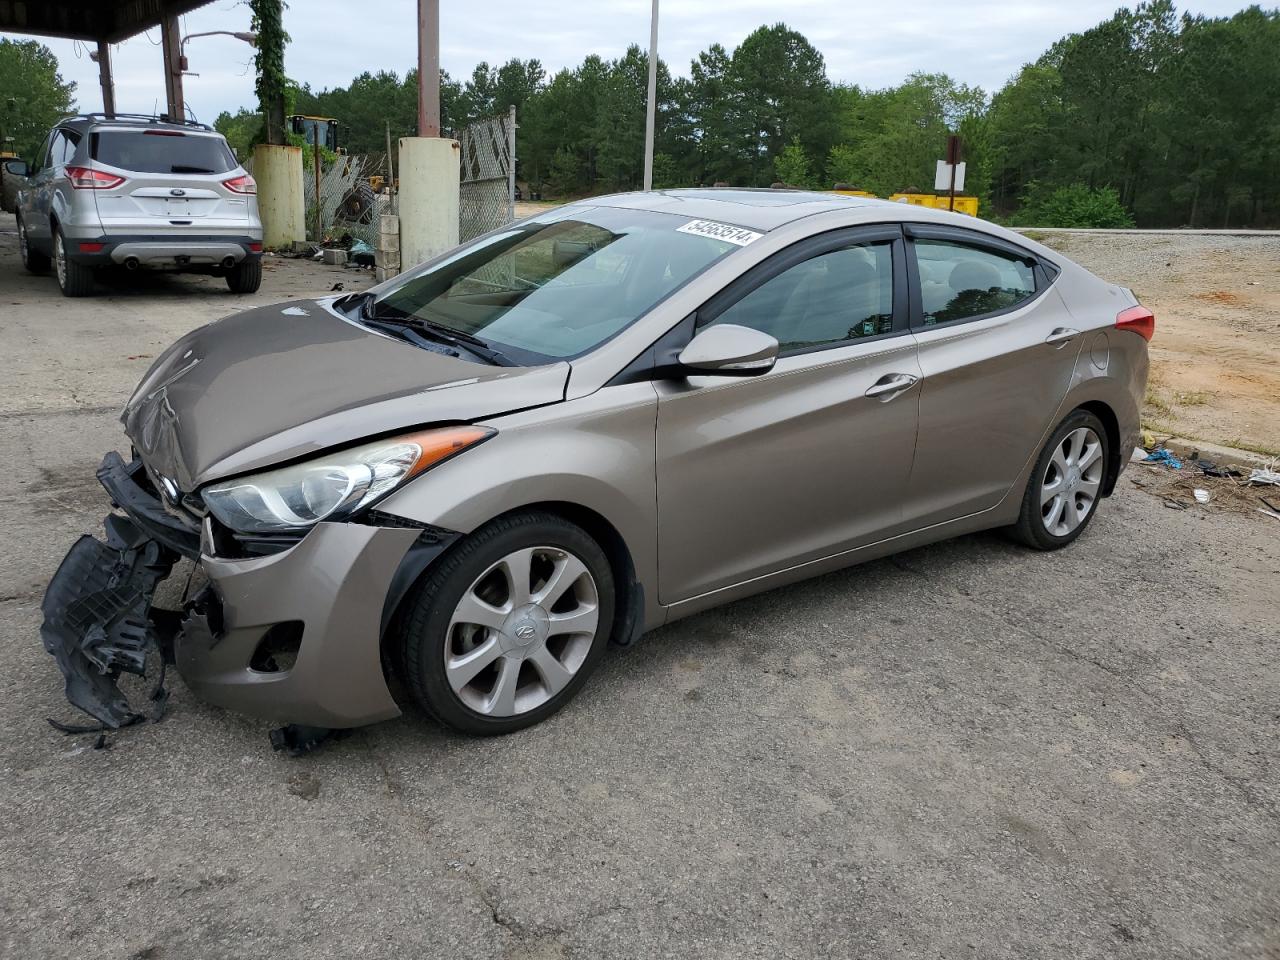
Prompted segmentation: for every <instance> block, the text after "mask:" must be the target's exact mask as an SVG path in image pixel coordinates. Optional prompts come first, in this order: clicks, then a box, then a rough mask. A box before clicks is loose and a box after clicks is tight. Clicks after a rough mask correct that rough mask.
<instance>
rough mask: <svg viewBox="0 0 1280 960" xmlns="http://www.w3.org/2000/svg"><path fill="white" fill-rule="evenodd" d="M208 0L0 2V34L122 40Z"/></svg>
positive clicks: (33, 0)
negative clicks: (33, 34) (32, 34)
mask: <svg viewBox="0 0 1280 960" xmlns="http://www.w3.org/2000/svg"><path fill="white" fill-rule="evenodd" d="M209 2H210V0H0V32H4V33H35V34H40V35H43V36H46V37H65V38H67V39H70V40H87V41H92V42H98V41H105V42H107V43H119V42H120V41H122V40H125V39H128V38H129V37H132V36H133V35H134V34H138V33H141V32H142V31H143V30H147V29H149V28H151V27H154V26H158V25H159V24H160V22H161V20H162V19H163V18H164V17H176V16H179V15H181V14H184V13H189V12H190V11H192V10H194V9H196V7H202V6H204V5H205V4H206V3H209Z"/></svg>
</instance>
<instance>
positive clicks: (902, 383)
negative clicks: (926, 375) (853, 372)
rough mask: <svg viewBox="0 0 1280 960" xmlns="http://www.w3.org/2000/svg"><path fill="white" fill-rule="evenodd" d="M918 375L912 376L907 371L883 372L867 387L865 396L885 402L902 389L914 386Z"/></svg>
mask: <svg viewBox="0 0 1280 960" xmlns="http://www.w3.org/2000/svg"><path fill="white" fill-rule="evenodd" d="M918 379H919V377H913V376H912V375H911V374H909V373H889V374H885V375H884V376H883V377H881V378H880V379H879V380H877V381H876V382H875V383H873V384H872V385H871V386H869V387H867V392H866V394H865V395H866V396H868V397H871V398H872V399H876V400H879V401H880V402H881V403H887V402H888V401H890V400H892V399H893V398H894V397H896V396H897V395H898V394H900V393H902V392H903V391H904V390H909V389H911V387H913V386H915V382H916V380H918Z"/></svg>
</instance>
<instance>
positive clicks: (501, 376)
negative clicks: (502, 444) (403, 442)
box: [121, 299, 570, 492]
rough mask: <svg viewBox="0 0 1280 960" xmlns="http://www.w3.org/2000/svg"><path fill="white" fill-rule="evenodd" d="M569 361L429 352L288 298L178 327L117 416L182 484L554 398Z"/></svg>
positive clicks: (325, 306)
mask: <svg viewBox="0 0 1280 960" xmlns="http://www.w3.org/2000/svg"><path fill="white" fill-rule="evenodd" d="M569 369H570V368H569V364H568V363H563V362H562V363H555V364H550V365H547V366H539V367H499V366H491V365H489V364H486V363H482V362H478V361H476V362H473V361H472V360H471V359H470V358H467V357H465V356H464V357H462V358H458V357H451V356H446V355H443V354H440V353H434V352H432V351H430V350H424V349H422V348H420V347H417V346H414V345H413V344H410V343H406V342H404V341H401V340H397V339H394V338H392V337H390V336H386V335H384V334H381V333H378V332H376V331H373V330H370V329H369V328H367V327H364V326H362V325H360V324H358V323H356V322H355V321H353V320H351V319H348V318H347V317H346V316H345V315H343V314H342V313H341V312H339V311H338V310H337V309H335V308H334V307H333V300H332V299H327V300H298V301H294V302H292V303H284V304H275V305H273V306H269V307H261V308H258V309H255V310H249V311H246V312H244V313H239V314H235V315H233V316H230V317H227V318H225V319H223V320H218V321H215V322H214V323H211V324H209V325H208V326H205V327H201V328H199V329H197V330H194V331H192V332H191V333H189V334H187V335H186V336H185V337H183V338H182V339H181V340H179V341H178V342H177V343H175V344H174V345H173V346H172V347H170V348H169V349H168V350H166V351H165V352H164V353H163V354H162V355H161V356H160V357H159V359H157V360H156V362H155V364H153V365H152V367H151V369H150V370H149V371H148V372H147V375H146V376H145V377H144V378H143V380H142V382H141V383H140V384H139V385H138V388H137V390H136V391H135V392H134V394H133V396H132V397H131V398H130V400H129V402H128V404H127V405H126V407H125V409H124V413H123V414H122V415H121V421H122V422H123V423H124V425H125V432H126V433H127V434H128V435H129V438H130V440H132V441H133V444H134V447H135V448H136V449H137V450H138V452H139V453H140V454H141V456H142V458H143V460H144V461H145V462H146V463H147V465H148V466H149V467H150V468H151V469H152V470H154V471H156V472H157V473H159V474H161V475H162V476H164V477H167V478H169V479H171V480H173V481H174V482H175V483H176V484H177V486H178V487H179V489H181V490H182V491H185V492H191V491H193V490H195V489H196V488H197V487H199V486H201V485H202V484H205V483H207V482H209V481H210V480H214V479H219V478H222V477H226V476H231V475H234V474H238V473H245V472H250V471H253V470H259V469H263V468H265V467H268V466H271V465H274V464H278V463H283V462H285V461H289V460H294V459H298V458H301V457H305V456H308V455H312V454H316V453H319V452H320V451H322V450H326V449H331V448H334V447H341V446H344V445H347V444H353V443H356V442H359V441H362V440H365V439H367V438H370V437H377V436H379V435H384V434H387V433H391V432H395V431H399V430H408V429H412V428H416V427H420V426H426V425H430V424H436V423H441V424H444V423H458V422H464V421H472V420H477V419H481V418H484V417H490V416H496V415H498V414H503V413H509V412H512V411H515V410H521V409H525V408H528V407H535V406H543V405H545V404H550V403H557V402H559V401H561V400H563V399H564V391H565V386H566V384H567V382H568V378H569Z"/></svg>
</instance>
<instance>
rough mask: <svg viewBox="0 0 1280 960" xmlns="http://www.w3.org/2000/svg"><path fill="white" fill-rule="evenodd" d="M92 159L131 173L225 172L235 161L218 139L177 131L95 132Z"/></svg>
mask: <svg viewBox="0 0 1280 960" xmlns="http://www.w3.org/2000/svg"><path fill="white" fill-rule="evenodd" d="M90 149H91V155H92V156H93V159H95V160H97V161H98V162H100V163H105V164H108V165H110V166H113V167H119V168H120V169H121V170H131V171H133V172H134V173H194V174H203V173H226V172H227V171H229V170H234V169H235V167H236V159H235V157H234V156H232V155H231V149H230V148H229V147H228V146H227V144H226V141H224V140H223V139H222V138H221V137H210V136H202V135H200V134H191V133H182V132H180V131H177V130H97V131H95V132H94V133H93V139H92V141H91V143H90Z"/></svg>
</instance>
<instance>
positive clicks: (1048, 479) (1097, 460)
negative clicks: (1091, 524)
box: [1040, 427, 1104, 537]
mask: <svg viewBox="0 0 1280 960" xmlns="http://www.w3.org/2000/svg"><path fill="white" fill-rule="evenodd" d="M1103 467H1104V464H1103V462H1102V441H1101V440H1100V439H1099V438H1098V435H1097V434H1096V433H1095V432H1094V431H1093V430H1091V429H1090V428H1089V427H1080V428H1078V429H1076V430H1072V431H1071V432H1070V433H1068V434H1067V435H1066V436H1065V437H1063V438H1062V442H1061V443H1059V444H1058V447H1057V449H1056V450H1054V451H1053V456H1052V457H1050V458H1049V465H1048V466H1047V467H1046V468H1045V473H1044V477H1043V478H1042V481H1041V486H1040V517H1041V520H1042V522H1043V523H1044V528H1045V529H1046V530H1047V531H1049V533H1050V534H1052V535H1053V536H1055V537H1065V536H1066V535H1067V534H1069V533H1071V532H1072V531H1073V530H1075V529H1076V528H1077V527H1079V526H1080V524H1082V523H1084V522H1085V520H1087V519H1088V517H1089V514H1090V513H1092V512H1093V508H1094V504H1096V503H1097V502H1098V494H1099V490H1100V489H1101V487H1102V472H1103Z"/></svg>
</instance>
